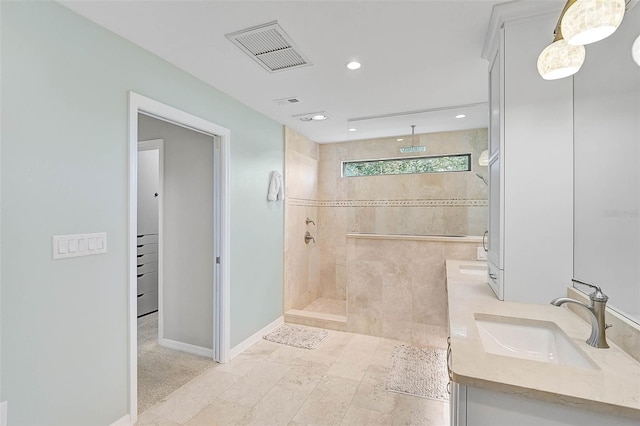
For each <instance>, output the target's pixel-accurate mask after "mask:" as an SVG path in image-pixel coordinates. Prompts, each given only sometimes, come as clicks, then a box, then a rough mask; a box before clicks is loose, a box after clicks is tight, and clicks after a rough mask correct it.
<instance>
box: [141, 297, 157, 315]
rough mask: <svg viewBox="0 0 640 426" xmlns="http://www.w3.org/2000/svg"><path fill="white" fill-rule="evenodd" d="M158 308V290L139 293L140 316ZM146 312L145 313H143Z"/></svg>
mask: <svg viewBox="0 0 640 426" xmlns="http://www.w3.org/2000/svg"><path fill="white" fill-rule="evenodd" d="M157 310H158V292H157V291H150V292H148V293H144V294H139V295H138V316H142V315H145V314H148V313H151V312H155V311H157ZM141 312H144V313H141Z"/></svg>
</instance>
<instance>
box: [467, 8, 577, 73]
mask: <svg viewBox="0 0 640 426" xmlns="http://www.w3.org/2000/svg"><path fill="white" fill-rule="evenodd" d="M564 4H565V1H564V0H563V1H509V2H506V3H499V4H496V5H495V6H493V10H492V11H491V19H490V20H489V26H488V27H487V34H486V36H485V39H484V46H483V49H482V55H480V56H481V57H482V58H483V59H486V60H487V61H489V63H491V62H493V58H494V56H495V54H496V52H497V51H498V45H499V43H500V37H499V34H500V31H499V30H500V28H502V26H503V25H504V23H505V22H506V21H511V20H514V19H520V18H528V17H531V16H536V15H543V14H546V13H551V12H557V13H560V12H561V11H562V8H563V7H564ZM549 37H550V38H549V43H551V41H552V39H553V28H549Z"/></svg>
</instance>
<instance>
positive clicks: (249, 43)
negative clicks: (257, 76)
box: [226, 21, 311, 73]
mask: <svg viewBox="0 0 640 426" xmlns="http://www.w3.org/2000/svg"><path fill="white" fill-rule="evenodd" d="M226 37H227V38H228V39H229V40H231V41H232V42H233V43H234V44H235V45H236V46H238V47H239V48H240V49H241V50H242V51H243V52H244V53H246V54H247V55H249V56H250V57H251V59H253V60H254V61H256V62H257V63H258V64H260V65H261V66H262V67H263V68H264V69H266V70H267V71H269V72H271V73H273V72H279V71H285V70H290V69H294V68H300V67H306V66H307V65H311V62H309V60H308V59H307V58H306V57H305V56H304V55H303V54H302V52H300V50H299V49H298V48H297V47H296V45H295V44H294V43H293V41H292V40H291V39H290V38H289V36H288V35H287V33H285V32H284V30H283V29H282V27H281V26H280V25H278V21H273V22H269V23H268V24H263V25H258V26H256V27H251V28H247V29H246V30H241V31H236V32H235V33H231V34H227V35H226Z"/></svg>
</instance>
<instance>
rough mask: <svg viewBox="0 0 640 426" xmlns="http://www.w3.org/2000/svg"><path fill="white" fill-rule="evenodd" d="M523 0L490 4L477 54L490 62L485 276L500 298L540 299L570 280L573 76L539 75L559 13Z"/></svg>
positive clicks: (544, 300) (546, 300)
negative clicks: (490, 13) (549, 78)
mask: <svg viewBox="0 0 640 426" xmlns="http://www.w3.org/2000/svg"><path fill="white" fill-rule="evenodd" d="M521 3H524V2H511V3H506V4H504V5H498V6H496V8H494V12H493V14H494V16H492V20H491V22H492V23H493V27H492V28H490V31H489V32H488V34H489V36H488V39H487V41H486V43H485V52H484V53H483V55H484V57H485V59H487V60H488V61H489V111H490V123H489V141H490V142H489V146H490V157H489V228H488V230H489V235H488V240H487V243H488V256H487V257H488V266H489V268H488V269H489V274H491V275H490V276H489V277H488V281H489V283H490V284H491V286H492V289H493V290H494V292H495V293H496V295H497V296H498V298H500V299H501V300H507V301H518V302H529V303H545V304H546V303H549V301H550V300H551V299H553V298H554V297H558V296H559V295H562V293H563V289H564V287H565V286H566V285H567V284H568V283H570V282H571V278H572V259H573V248H572V245H573V133H572V132H573V124H572V119H573V118H572V117H573V88H572V79H571V78H566V79H562V80H555V81H546V80H543V79H542V78H541V77H540V75H539V74H538V71H537V67H536V61H537V58H538V55H539V53H540V52H541V51H542V50H543V49H544V47H545V46H546V45H548V44H549V43H550V42H551V40H552V38H553V29H554V27H555V25H556V21H557V19H558V13H559V10H558V11H555V10H554V11H550V12H546V13H541V11H540V10H537V11H535V14H534V15H533V16H527V15H526V14H527V13H532V12H531V11H529V10H527V9H526V7H527V5H522V4H521ZM518 8H524V9H523V10H518ZM523 16H524V17H523Z"/></svg>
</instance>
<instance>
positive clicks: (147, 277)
mask: <svg viewBox="0 0 640 426" xmlns="http://www.w3.org/2000/svg"><path fill="white" fill-rule="evenodd" d="M150 291H158V273H157V272H147V273H143V274H138V295H140V294H144V293H148V292H150Z"/></svg>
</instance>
